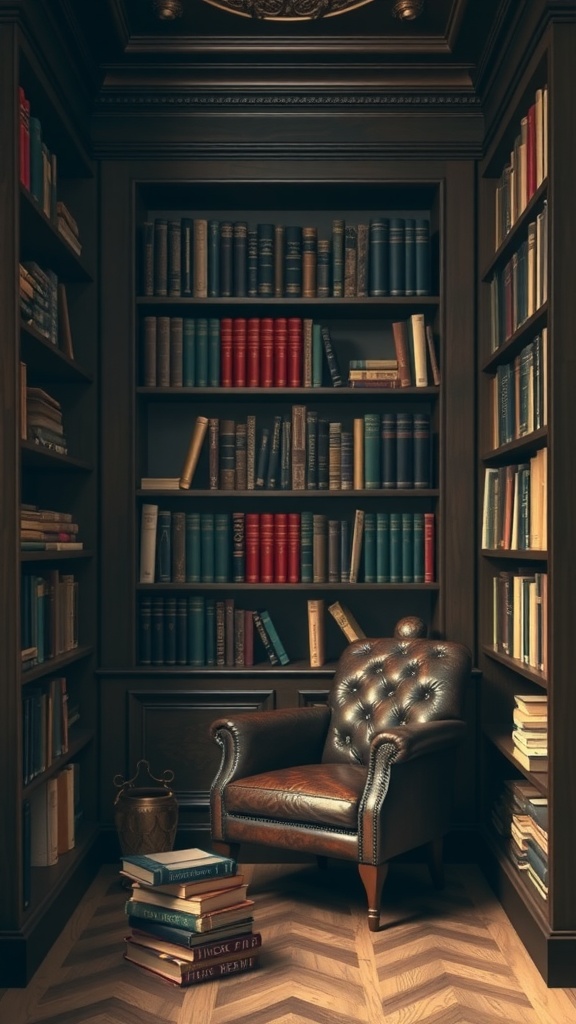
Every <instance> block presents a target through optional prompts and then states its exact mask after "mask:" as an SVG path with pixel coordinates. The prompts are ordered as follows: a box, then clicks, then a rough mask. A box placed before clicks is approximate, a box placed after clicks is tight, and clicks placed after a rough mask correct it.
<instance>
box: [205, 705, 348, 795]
mask: <svg viewBox="0 0 576 1024" xmlns="http://www.w3.org/2000/svg"><path fill="white" fill-rule="evenodd" d="M329 720H330V712H329V710H328V708H327V707H319V708H287V709H281V710H279V711H246V712H242V713H240V714H238V715H236V716H235V717H234V718H218V719H217V720H216V721H215V722H213V723H212V726H211V734H212V736H213V737H214V739H215V740H216V742H217V743H218V744H219V745H220V746H221V748H222V763H221V765H220V769H219V772H218V775H217V776H216V779H215V784H216V785H218V784H219V782H220V781H221V779H222V777H223V778H224V780H225V782H226V783H228V782H232V781H233V780H234V779H242V778H245V777H246V776H247V775H258V774H259V773H260V772H265V771H270V770H275V769H279V768H292V767H294V766H295V765H299V764H318V763H319V762H320V761H321V759H322V750H323V748H324V742H325V740H326V733H327V731H328V722H329Z"/></svg>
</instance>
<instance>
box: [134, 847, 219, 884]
mask: <svg viewBox="0 0 576 1024" xmlns="http://www.w3.org/2000/svg"><path fill="white" fill-rule="evenodd" d="M122 871H123V872H124V873H125V874H127V875H129V876H130V878H134V879H135V880H136V881H138V882H145V883H146V884H147V885H170V884H172V883H173V882H199V881H201V880H202V879H204V878H221V877H222V876H224V875H235V874H236V871H237V864H236V861H235V860H233V858H232V857H222V856H220V855H219V854H217V853H209V852H207V851H206V850H199V849H196V848H194V849H188V850H171V851H169V852H166V853H154V854H149V855H148V856H146V855H141V854H130V855H128V856H125V857H122Z"/></svg>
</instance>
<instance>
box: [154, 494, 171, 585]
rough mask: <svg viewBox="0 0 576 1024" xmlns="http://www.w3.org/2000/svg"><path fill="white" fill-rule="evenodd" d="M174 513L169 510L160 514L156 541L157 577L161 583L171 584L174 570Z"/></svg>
mask: <svg viewBox="0 0 576 1024" xmlns="http://www.w3.org/2000/svg"><path fill="white" fill-rule="evenodd" d="M171 519H172V513H171V512H170V511H168V509H160V510H159V512H158V533H157V540H156V575H157V578H158V582H159V583H170V582H171V569H172V550H171V549H172V539H171Z"/></svg>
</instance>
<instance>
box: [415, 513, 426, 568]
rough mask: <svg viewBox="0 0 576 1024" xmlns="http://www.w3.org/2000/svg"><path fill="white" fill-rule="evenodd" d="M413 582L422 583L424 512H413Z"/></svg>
mask: <svg viewBox="0 0 576 1024" xmlns="http://www.w3.org/2000/svg"><path fill="white" fill-rule="evenodd" d="M413 546H414V583H424V513H423V512H414V545H413Z"/></svg>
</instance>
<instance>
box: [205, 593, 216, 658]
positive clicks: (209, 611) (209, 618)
mask: <svg viewBox="0 0 576 1024" xmlns="http://www.w3.org/2000/svg"><path fill="white" fill-rule="evenodd" d="M204 622H205V627H206V628H205V630H204V648H205V664H206V665H215V664H216V601H215V599H214V598H213V597H207V598H206V600H205V602H204Z"/></svg>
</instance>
